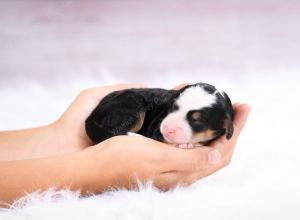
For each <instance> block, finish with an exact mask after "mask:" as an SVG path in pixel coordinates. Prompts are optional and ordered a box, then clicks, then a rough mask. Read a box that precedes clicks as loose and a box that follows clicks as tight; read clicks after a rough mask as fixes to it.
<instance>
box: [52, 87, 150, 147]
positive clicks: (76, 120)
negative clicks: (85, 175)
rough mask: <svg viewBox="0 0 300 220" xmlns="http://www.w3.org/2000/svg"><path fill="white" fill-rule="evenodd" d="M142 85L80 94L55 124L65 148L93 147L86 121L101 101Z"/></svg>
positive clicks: (101, 88) (98, 88)
mask: <svg viewBox="0 0 300 220" xmlns="http://www.w3.org/2000/svg"><path fill="white" fill-rule="evenodd" d="M143 87H145V86H144V85H142V84H117V85H112V86H104V87H95V88H89V89H85V90H83V91H81V92H80V94H79V95H78V96H77V97H76V99H75V100H74V101H73V102H72V104H71V105H70V106H69V107H68V109H67V110H66V111H65V112H64V114H63V115H62V116H61V117H60V118H59V119H58V120H57V121H56V122H54V123H53V124H51V126H52V127H54V129H53V130H55V131H56V133H58V135H57V136H59V137H63V138H64V140H65V143H64V144H63V146H64V147H65V148H66V149H68V151H70V148H73V149H74V150H80V149H83V148H86V147H88V146H90V145H92V142H91V141H90V139H89V138H88V136H87V135H86V132H85V120H86V118H87V117H88V116H89V114H90V113H91V112H92V111H93V109H94V108H95V107H96V106H97V105H98V103H99V102H100V100H101V99H102V98H103V97H105V96H106V95H107V94H109V93H111V92H113V91H117V90H123V89H129V88H143Z"/></svg>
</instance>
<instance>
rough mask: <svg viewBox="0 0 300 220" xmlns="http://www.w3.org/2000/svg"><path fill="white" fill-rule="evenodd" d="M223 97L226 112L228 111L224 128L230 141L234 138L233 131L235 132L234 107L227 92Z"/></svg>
mask: <svg viewBox="0 0 300 220" xmlns="http://www.w3.org/2000/svg"><path fill="white" fill-rule="evenodd" d="M223 96H224V99H225V111H226V116H225V120H224V128H225V134H226V138H227V139H228V140H229V139H230V138H231V137H232V135H233V131H234V127H233V107H232V104H231V100H230V98H229V96H228V95H227V94H226V93H225V92H223Z"/></svg>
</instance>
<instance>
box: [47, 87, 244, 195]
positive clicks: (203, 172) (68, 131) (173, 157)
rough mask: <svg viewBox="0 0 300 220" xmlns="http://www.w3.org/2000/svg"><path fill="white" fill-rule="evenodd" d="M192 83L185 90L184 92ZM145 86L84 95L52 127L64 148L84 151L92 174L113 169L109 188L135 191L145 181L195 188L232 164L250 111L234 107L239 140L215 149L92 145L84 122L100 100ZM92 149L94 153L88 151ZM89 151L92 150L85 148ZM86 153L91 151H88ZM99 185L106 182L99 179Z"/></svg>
mask: <svg viewBox="0 0 300 220" xmlns="http://www.w3.org/2000/svg"><path fill="white" fill-rule="evenodd" d="M184 85H186V84H182V85H179V86H177V87H175V89H179V88H181V87H183V86H184ZM141 87H144V86H143V85H139V84H122V85H114V86H106V87H100V88H91V89H86V90H84V91H82V92H81V93H80V94H79V96H78V97H77V98H76V99H75V100H74V102H73V103H72V104H71V105H70V107H69V108H68V109H67V110H66V112H65V113H64V114H63V115H62V116H61V118H60V119H59V120H57V121H56V122H55V123H54V124H52V126H53V127H54V128H55V131H56V132H58V133H60V135H62V136H63V137H65V138H64V139H65V143H64V144H63V145H62V146H63V147H64V148H66V149H68V150H66V151H68V152H69V151H70V148H72V149H73V151H78V150H82V152H83V153H84V154H85V157H87V158H89V165H88V166H90V168H91V169H94V170H96V171H95V172H96V173H95V175H96V176H97V175H99V178H100V176H101V175H102V174H101V173H100V172H99V173H97V167H99V166H100V164H101V165H103V161H105V164H106V166H107V169H110V170H111V172H110V173H109V176H110V177H111V178H110V182H109V183H108V186H107V187H127V188H129V187H132V186H134V185H136V178H138V179H139V180H141V181H144V180H148V179H151V180H153V183H154V184H155V185H156V186H157V187H159V188H161V189H169V188H170V187H173V186H174V185H176V184H178V183H180V184H183V185H186V184H187V185H189V184H191V183H193V182H195V181H196V180H198V179H200V178H202V177H205V176H208V175H210V174H212V173H214V172H216V171H217V170H219V169H221V168H223V167H224V166H226V165H228V164H229V162H230V161H231V158H232V155H233V151H234V146H235V144H236V142H237V140H238V137H239V135H240V133H241V131H242V129H243V127H244V125H245V123H246V120H247V117H248V114H249V111H250V106H249V105H247V104H238V103H236V104H234V106H233V107H234V112H235V119H234V135H233V137H232V138H231V139H230V140H226V138H225V137H221V138H219V139H218V140H216V141H214V142H213V143H212V144H211V145H210V146H204V147H199V148H195V149H180V148H176V147H174V146H172V145H168V144H165V143H161V142H157V141H155V140H152V139H149V138H146V137H142V136H116V137H113V138H110V139H108V140H106V141H104V142H102V143H100V144H97V145H94V146H91V145H92V143H91V142H90V140H89V138H88V137H87V135H86V133H85V129H84V124H85V123H84V122H85V119H86V118H87V117H88V115H89V114H90V113H91V111H92V110H93V109H94V108H95V107H96V105H97V104H98V103H99V101H100V100H101V99H102V98H103V97H104V96H106V95H107V94H109V93H110V92H113V91H116V90H122V89H127V88H141ZM87 147H88V148H87ZM85 148H86V149H85ZM83 149H85V150H83ZM93 181H94V183H93V184H95V185H97V182H98V181H101V180H100V179H97V177H96V178H93Z"/></svg>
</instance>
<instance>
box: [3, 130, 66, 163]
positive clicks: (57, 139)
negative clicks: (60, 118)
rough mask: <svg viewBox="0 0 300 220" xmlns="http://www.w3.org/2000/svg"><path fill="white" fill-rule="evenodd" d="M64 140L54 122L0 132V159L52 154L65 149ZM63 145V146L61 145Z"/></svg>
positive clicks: (38, 156) (20, 158)
mask: <svg viewBox="0 0 300 220" xmlns="http://www.w3.org/2000/svg"><path fill="white" fill-rule="evenodd" d="M65 143H66V140H65V138H64V137H62V135H60V134H59V132H58V129H57V128H55V125H54V124H51V125H47V126H43V127H37V128H31V129H24V130H17V131H3V132H0V161H9V160H22V159H29V158H40V157H46V156H52V155H56V154H59V153H62V152H61V151H67V148H66V146H65ZM62 146H64V147H62Z"/></svg>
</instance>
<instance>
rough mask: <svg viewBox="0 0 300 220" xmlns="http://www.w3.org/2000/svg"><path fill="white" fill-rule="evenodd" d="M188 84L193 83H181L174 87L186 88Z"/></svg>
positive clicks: (177, 88)
mask: <svg viewBox="0 0 300 220" xmlns="http://www.w3.org/2000/svg"><path fill="white" fill-rule="evenodd" d="M188 85H191V83H189V82H185V83H181V84H179V85H177V86H175V87H174V88H173V89H175V90H180V89H182V88H184V87H186V86H188Z"/></svg>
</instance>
